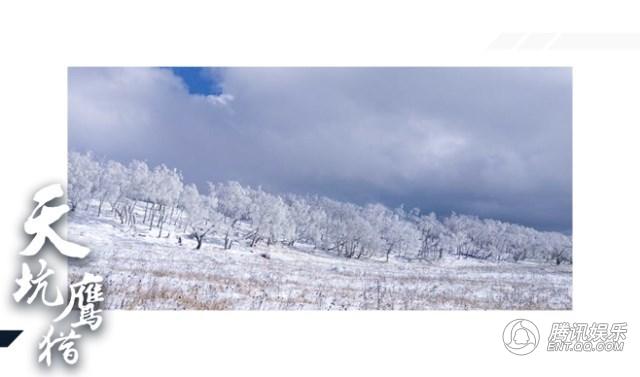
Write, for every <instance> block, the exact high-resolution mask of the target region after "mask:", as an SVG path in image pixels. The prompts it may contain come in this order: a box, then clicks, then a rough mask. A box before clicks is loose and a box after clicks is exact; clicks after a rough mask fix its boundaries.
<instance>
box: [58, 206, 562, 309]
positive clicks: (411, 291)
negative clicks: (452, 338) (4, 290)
mask: <svg viewBox="0 0 640 377" xmlns="http://www.w3.org/2000/svg"><path fill="white" fill-rule="evenodd" d="M169 231H170V230H169ZM157 234H158V231H157V230H155V229H154V230H153V231H152V232H148V231H147V229H146V227H145V226H138V227H136V228H135V230H132V229H126V228H123V227H122V226H121V225H120V223H119V222H118V221H117V220H116V219H115V218H112V217H101V218H97V217H95V216H92V215H89V214H87V213H86V212H73V213H70V214H69V216H68V239H69V240H71V241H74V242H78V243H80V244H83V245H86V246H88V247H90V248H91V249H92V252H91V254H90V255H89V256H88V257H87V258H86V259H84V260H80V261H73V262H70V263H69V264H70V265H69V275H70V276H69V278H70V281H72V282H73V281H77V280H79V279H80V277H81V275H82V274H83V273H84V272H92V273H97V274H100V275H102V276H103V277H104V278H105V290H106V301H105V305H104V306H105V308H106V309H128V310H155V309H168V310H180V309H202V310H300V309H306V310H353V309H356V310H358V309H360V310H421V309H462V310H474V309H482V310H486V309H498V310H499V309H571V302H572V299H571V290H572V288H571V281H572V278H571V276H572V273H571V267H572V266H571V265H567V264H561V265H557V266H556V265H553V264H536V263H533V262H526V261H524V262H519V263H512V262H495V261H480V260H475V259H456V258H455V257H453V256H447V257H445V258H443V259H441V260H438V261H434V262H427V261H407V260H402V259H399V258H392V259H391V260H390V261H389V262H388V263H387V262H385V261H384V260H382V259H366V260H356V259H346V258H338V257H336V256H335V255H333V256H332V255H328V254H323V253H322V252H320V251H317V250H311V248H310V247H308V248H305V247H304V246H297V247H294V248H290V247H284V246H280V245H272V246H267V245H266V244H264V243H261V244H259V245H257V246H256V247H254V248H249V247H248V246H246V245H234V246H233V248H232V249H230V250H224V248H223V245H222V243H223V241H222V240H221V239H218V238H215V237H214V238H213V240H211V241H209V242H207V243H204V244H203V246H202V248H201V249H200V250H195V249H194V247H195V245H196V242H195V241H194V240H192V239H188V238H183V240H182V245H179V244H178V240H177V237H176V236H175V234H176V233H174V232H171V236H170V237H168V238H165V237H162V238H158V237H157Z"/></svg>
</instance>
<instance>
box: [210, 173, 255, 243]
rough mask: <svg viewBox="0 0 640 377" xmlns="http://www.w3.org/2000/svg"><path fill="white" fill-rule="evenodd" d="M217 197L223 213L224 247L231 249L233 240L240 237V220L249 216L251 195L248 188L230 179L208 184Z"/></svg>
mask: <svg viewBox="0 0 640 377" xmlns="http://www.w3.org/2000/svg"><path fill="white" fill-rule="evenodd" d="M210 187H211V190H213V191H214V192H215V194H216V197H217V198H218V209H219V211H220V213H221V214H222V215H224V218H223V221H224V224H223V226H224V248H225V249H226V250H228V249H231V246H232V244H233V243H234V242H238V241H239V239H240V231H239V230H238V225H239V223H240V221H241V220H246V219H248V218H249V211H250V206H251V195H250V190H249V189H248V188H244V187H242V185H240V183H238V182H235V181H231V182H227V183H221V184H218V185H212V184H210Z"/></svg>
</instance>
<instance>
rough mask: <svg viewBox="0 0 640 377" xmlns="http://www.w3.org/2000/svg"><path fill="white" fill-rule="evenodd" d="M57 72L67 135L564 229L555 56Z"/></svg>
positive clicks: (560, 89)
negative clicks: (65, 101)
mask: <svg viewBox="0 0 640 377" xmlns="http://www.w3.org/2000/svg"><path fill="white" fill-rule="evenodd" d="M211 73H212V75H213V76H214V77H215V78H216V79H217V80H218V82H216V85H217V86H218V87H220V88H222V91H223V94H221V95H219V96H213V95H212V96H203V95H192V94H189V91H188V88H187V87H186V86H185V84H184V83H183V82H182V80H181V79H180V78H179V77H178V76H175V75H174V74H173V73H172V72H171V71H170V70H166V69H154V68H150V69H145V68H126V69H104V68H99V69H91V68H72V69H70V70H69V146H70V148H72V149H76V150H80V151H83V150H88V149H90V150H93V151H95V152H96V153H97V154H98V155H104V156H106V157H108V158H114V159H118V160H123V161H126V160H129V159H133V158H138V159H145V160H147V161H148V162H149V163H151V164H157V163H161V162H164V163H166V164H167V165H170V166H175V167H177V168H179V169H180V170H182V171H183V173H184V176H185V179H186V180H187V181H192V182H196V183H198V184H204V182H205V181H207V180H212V181H220V180H229V179H234V180H238V181H240V182H242V183H244V184H250V185H252V186H257V185H262V186H263V187H265V188H267V189H269V190H272V191H275V192H284V191H293V192H299V193H303V192H310V193H317V194H322V195H327V196H330V197H334V198H336V199H340V200H349V201H354V202H357V203H365V202H369V201H382V202H383V203H385V204H387V205H389V206H397V205H399V204H402V203H404V204H405V206H406V207H420V208H422V209H424V210H435V211H437V212H440V213H448V212H450V211H456V212H460V213H469V214H476V215H480V216H483V217H494V218H499V219H504V220H508V221H515V222H519V223H523V224H526V225H531V226H535V227H538V228H541V229H557V230H564V231H568V230H570V229H571V219H572V218H571V203H572V198H571V189H572V160H571V155H572V150H571V139H572V134H571V121H572V119H571V101H572V98H571V90H572V82H571V70H570V69H569V68H357V69H353V68H299V69H295V68H225V69H216V70H212V71H211Z"/></svg>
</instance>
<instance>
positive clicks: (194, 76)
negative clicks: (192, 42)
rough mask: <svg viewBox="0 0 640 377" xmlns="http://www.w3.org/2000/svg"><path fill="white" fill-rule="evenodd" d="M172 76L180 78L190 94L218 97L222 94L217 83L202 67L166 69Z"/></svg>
mask: <svg viewBox="0 0 640 377" xmlns="http://www.w3.org/2000/svg"><path fill="white" fill-rule="evenodd" d="M167 69H170V70H171V71H172V72H173V74H175V75H176V76H178V77H180V78H181V79H182V81H183V82H184V83H185V84H186V86H187V88H188V89H189V93H190V94H200V95H208V94H214V95H218V94H220V93H221V92H222V88H220V87H219V86H218V85H219V82H218V81H217V80H216V77H215V75H214V74H213V73H212V71H211V70H210V69H206V68H203V67H168V68H167Z"/></svg>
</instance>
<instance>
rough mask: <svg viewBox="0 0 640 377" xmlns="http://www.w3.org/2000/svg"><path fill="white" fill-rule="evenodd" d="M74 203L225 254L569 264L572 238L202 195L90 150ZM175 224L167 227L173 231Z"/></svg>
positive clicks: (413, 214)
mask: <svg viewBox="0 0 640 377" xmlns="http://www.w3.org/2000/svg"><path fill="white" fill-rule="evenodd" d="M68 182H69V187H68V201H69V205H70V207H71V209H72V210H74V211H75V210H78V209H82V210H89V208H90V207H89V204H90V203H96V204H97V207H96V209H95V210H96V215H97V216H104V212H105V204H106V205H108V208H109V209H110V213H111V214H113V216H116V217H117V218H118V219H119V221H120V223H121V224H123V225H125V226H129V227H139V226H145V227H148V229H149V231H153V230H154V229H157V236H158V237H169V236H170V234H171V232H170V231H168V230H167V229H173V232H175V233H176V235H177V236H182V235H187V236H190V237H191V238H193V239H194V240H195V241H196V248H198V249H199V248H200V247H201V245H202V243H203V242H205V241H206V240H207V239H210V238H211V237H212V236H213V235H216V236H217V237H218V238H219V239H221V240H222V242H223V247H224V248H225V249H231V248H232V247H233V245H234V244H240V243H242V244H246V245H247V246H250V247H254V246H256V245H257V244H259V243H266V244H267V245H272V244H276V243H280V244H285V245H287V246H290V247H294V246H296V244H298V245H299V244H304V245H309V247H311V246H312V247H313V248H314V249H320V250H324V251H326V252H331V253H334V254H335V255H338V256H342V257H346V258H356V259H359V258H371V257H377V258H384V259H385V260H387V261H388V260H389V258H390V257H391V256H395V257H401V258H407V259H439V258H442V257H443V256H445V255H454V256H457V257H459V258H478V259H492V260H498V261H500V260H510V261H516V262H517V261H521V260H525V259H532V260H544V261H548V262H550V263H555V264H560V263H571V262H572V259H571V249H572V241H571V238H570V237H568V236H566V235H563V234H561V233H556V232H540V231H537V230H535V229H532V228H528V227H524V226H521V225H516V224H510V223H505V222H502V221H497V220H491V219H480V218H478V217H475V216H467V215H458V214H451V215H450V216H446V217H442V218H438V217H437V216H436V215H435V214H434V213H422V212H421V211H420V210H418V209H413V210H410V211H406V210H405V209H404V208H402V207H400V208H396V209H389V208H387V207H385V206H383V205H381V204H368V205H365V206H358V205H354V204H351V203H343V202H338V201H335V200H332V199H329V198H325V197H318V196H298V195H274V194H270V193H267V192H265V191H263V190H262V189H261V188H258V189H253V188H251V187H248V186H242V185H241V184H239V183H238V182H226V183H218V184H213V183H209V187H208V190H207V191H206V192H200V191H199V189H198V187H197V186H196V185H194V184H184V183H183V179H182V175H181V174H180V172H178V171H177V170H175V169H169V168H167V167H166V166H165V165H159V166H156V167H154V168H150V167H149V166H148V165H147V164H146V163H145V162H142V161H137V160H136V161H132V162H130V163H129V164H128V165H126V166H125V165H123V164H121V163H119V162H115V161H98V160H96V159H95V158H93V156H92V155H91V154H89V153H87V154H80V153H76V152H71V153H70V155H69V177H68ZM91 210H93V209H91ZM167 224H171V225H172V226H171V227H167V226H166V225H167Z"/></svg>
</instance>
